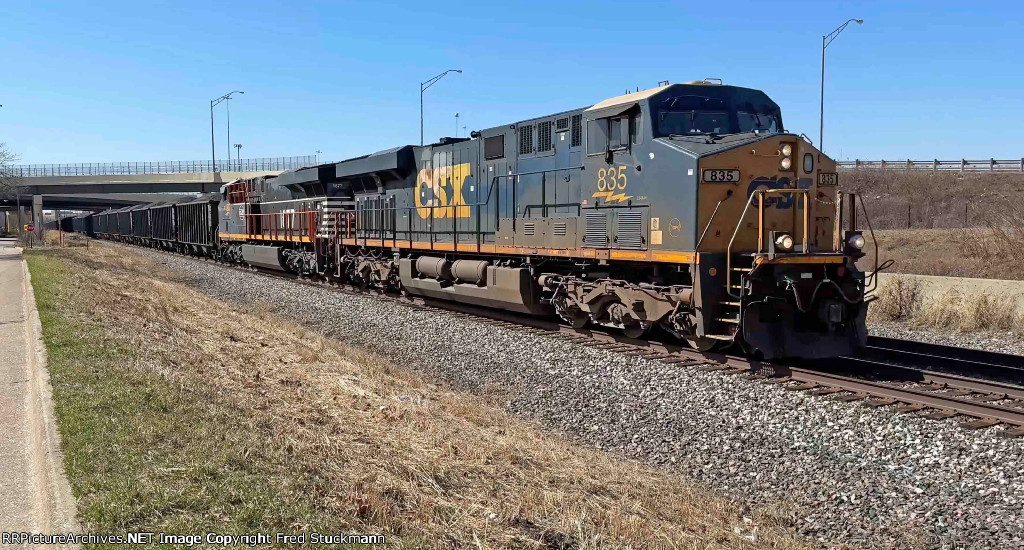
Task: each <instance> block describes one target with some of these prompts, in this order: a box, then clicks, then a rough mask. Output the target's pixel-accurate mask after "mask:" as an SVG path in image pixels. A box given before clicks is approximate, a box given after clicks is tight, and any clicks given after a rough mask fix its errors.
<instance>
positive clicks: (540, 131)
mask: <svg viewBox="0 0 1024 550" xmlns="http://www.w3.org/2000/svg"><path fill="white" fill-rule="evenodd" d="M550 150H551V121H550V120H548V121H545V122H541V123H540V124H539V125H538V126H537V151H538V152H544V151H550Z"/></svg>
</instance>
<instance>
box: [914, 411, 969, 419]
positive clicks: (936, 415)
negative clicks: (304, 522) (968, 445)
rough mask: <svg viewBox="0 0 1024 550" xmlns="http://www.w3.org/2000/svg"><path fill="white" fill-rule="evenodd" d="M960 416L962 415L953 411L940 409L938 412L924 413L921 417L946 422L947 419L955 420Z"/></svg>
mask: <svg viewBox="0 0 1024 550" xmlns="http://www.w3.org/2000/svg"><path fill="white" fill-rule="evenodd" d="M958 414H960V413H958V412H956V411H954V410H952V409H939V410H937V411H932V412H927V413H924V414H922V415H921V416H923V417H924V418H929V419H931V420H945V419H946V418H953V417H954V416H956V415H958Z"/></svg>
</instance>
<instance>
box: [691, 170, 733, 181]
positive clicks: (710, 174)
mask: <svg viewBox="0 0 1024 550" xmlns="http://www.w3.org/2000/svg"><path fill="white" fill-rule="evenodd" d="M700 177H701V179H702V180H704V183H737V182H739V181H740V171H739V170H704V171H703V172H701V174H700Z"/></svg>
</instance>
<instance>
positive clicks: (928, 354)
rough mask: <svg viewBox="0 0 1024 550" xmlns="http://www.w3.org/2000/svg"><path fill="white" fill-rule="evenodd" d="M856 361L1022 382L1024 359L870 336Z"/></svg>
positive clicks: (1023, 380)
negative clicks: (893, 362) (914, 366)
mask: <svg viewBox="0 0 1024 550" xmlns="http://www.w3.org/2000/svg"><path fill="white" fill-rule="evenodd" d="M857 357H858V358H867V359H873V360H883V361H885V360H895V361H897V362H899V363H901V364H907V363H909V364H914V365H921V366H926V367H931V368H944V369H949V370H952V371H959V372H961V373H970V374H987V375H991V376H1001V377H1005V378H1008V379H1011V380H1014V381H1020V382H1024V356H1020V355H1011V354H1008V353H997V352H992V351H985V350H978V349H971V348H957V347H953V346H945V345H941V344H931V343H927V342H917V341H914V340H899V339H895V338H882V337H878V336H871V337H869V338H868V346H867V348H866V349H865V350H864V353H861V354H860V355H858V356H857Z"/></svg>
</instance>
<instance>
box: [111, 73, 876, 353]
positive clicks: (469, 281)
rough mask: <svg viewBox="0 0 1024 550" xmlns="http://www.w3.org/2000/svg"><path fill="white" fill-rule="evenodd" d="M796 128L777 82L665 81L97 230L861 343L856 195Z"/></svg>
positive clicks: (538, 305)
mask: <svg viewBox="0 0 1024 550" xmlns="http://www.w3.org/2000/svg"><path fill="white" fill-rule="evenodd" d="M783 128H784V126H783V121H782V114H781V111H780V109H779V106H778V105H777V104H776V103H775V102H774V101H772V100H771V99H770V98H769V97H768V96H767V95H765V94H764V93H763V92H761V91H758V90H754V89H750V88H742V87H736V86H727V85H722V84H721V82H713V81H697V82H690V83H686V84H675V85H664V86H659V87H656V88H653V89H649V90H644V91H639V92H636V93H627V94H625V95H622V96H618V97H614V98H611V99H606V100H604V101H601V102H600V103H597V104H595V105H592V106H590V107H587V108H584V109H576V110H572V111H565V112H561V113H557V114H553V115H547V116H543V117H538V118H535V119H530V120H524V121H521V122H515V123H512V124H506V125H502V126H495V127H493V128H488V129H485V130H480V131H475V132H472V134H471V137H469V138H444V139H441V140H440V141H439V142H438V143H434V144H430V145H426V146H412V145H406V146H401V147H396V148H394V149H388V150H385V151H380V152H377V153H373V154H370V155H365V156H361V157H356V158H352V159H348V160H345V161H342V162H338V163H334V164H325V165H319V166H314V167H310V168H304V169H300V170H294V171H289V172H285V173H282V174H280V175H278V176H266V177H259V178H254V179H247V180H239V181H234V182H231V183H229V184H226V185H224V186H223V188H222V190H221V193H220V194H219V196H216V197H213V198H200V199H195V200H192V201H191V202H190V203H188V204H186V205H153V206H147V207H136V208H135V209H123V210H124V211H123V212H114V213H105V214H101V215H98V216H104V218H102V219H103V221H102V222H101V221H99V220H100V219H101V218H99V217H97V220H96V222H95V223H94V224H93V229H94V230H95V231H96V232H97V233H98V234H100V236H101V237H103V236H106V237H112V238H121V239H123V240H130V241H134V242H139V243H142V244H150V245H154V246H163V247H166V248H175V249H179V250H183V251H188V252H192V253H198V254H208V255H211V256H214V257H216V258H218V259H220V260H222V261H225V262H233V263H244V264H249V265H252V266H258V267H261V268H269V269H278V270H284V271H290V272H294V273H298V274H302V275H307V276H322V277H328V278H331V279H335V280H344V281H347V282H350V283H353V284H358V285H361V286H365V287H374V288H379V289H387V290H394V291H402V292H406V293H409V294H412V295H418V296H423V297H430V298H435V299H443V300H451V301H456V302H465V303H471V304H477V305H483V306H489V307H495V308H503V309H507V310H512V311H517V312H522V313H528V314H535V315H552V314H554V315H558V316H559V317H561V318H562V319H564V320H565V321H566V322H567V323H570V324H572V325H573V326H574V327H577V328H581V327H583V326H585V325H588V324H595V325H604V326H611V327H617V328H619V329H622V330H623V331H624V332H625V334H626V335H628V336H629V337H641V336H643V335H644V334H645V333H646V332H647V331H649V330H651V329H654V328H659V329H663V330H665V331H668V332H669V333H671V334H673V335H675V336H677V337H678V338H680V339H682V340H685V341H686V342H688V343H689V344H690V345H692V346H693V347H695V348H697V349H700V350H708V349H711V348H712V347H714V346H716V345H717V346H725V345H738V346H740V347H741V348H742V349H743V350H745V351H747V352H750V353H754V354H757V355H759V356H763V357H764V358H779V357H805V358H815V357H824V356H833V355H841V354H848V353H851V352H853V351H854V350H855V349H856V348H858V347H861V346H863V345H864V343H865V341H866V336H867V331H866V329H865V314H866V309H867V304H866V300H865V294H866V290H867V284H866V278H865V276H864V273H863V272H861V271H860V270H859V269H858V268H857V266H856V265H855V261H856V260H857V259H858V258H860V257H861V256H863V253H862V251H861V249H862V248H863V247H864V244H865V239H864V237H863V235H862V234H861V233H860V232H859V231H857V230H856V212H857V210H856V207H857V201H856V197H855V196H854V195H844V194H843V193H839V192H838V190H837V184H838V175H837V172H836V164H835V162H834V161H833V160H832V159H830V158H829V157H827V156H825V155H824V154H823V153H822V152H821V151H819V150H817V149H816V148H815V147H814V146H813V145H812V144H811V143H810V142H809V140H807V139H806V138H805V137H803V136H800V135H794V134H792V133H789V132H786V131H785V130H783ZM140 209H141V210H143V211H147V212H149V214H148V216H149V218H146V217H144V216H141V214H140V212H139V211H140ZM861 210H862V211H863V205H861ZM844 211H845V212H846V216H845V218H848V220H847V221H849V224H844ZM147 220H148V221H147ZM118 224H120V225H118ZM139 224H142V225H141V226H139ZM146 224H149V225H146ZM175 225H177V226H179V227H180V228H181V229H178V230H175V229H174V226H175ZM844 225H849V227H850V229H849V230H845V231H844ZM136 226H138V228H136ZM119 227H120V229H118V228H119ZM111 228H113V230H114V231H115V232H119V233H113V232H111ZM175 231H177V234H175ZM118 235H120V236H118Z"/></svg>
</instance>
